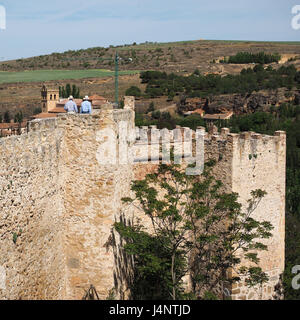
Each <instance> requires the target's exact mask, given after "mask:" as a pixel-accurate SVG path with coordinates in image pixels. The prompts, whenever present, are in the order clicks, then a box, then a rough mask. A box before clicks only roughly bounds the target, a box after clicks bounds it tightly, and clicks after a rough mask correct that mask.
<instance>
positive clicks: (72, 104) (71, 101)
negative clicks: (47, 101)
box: [64, 96, 78, 113]
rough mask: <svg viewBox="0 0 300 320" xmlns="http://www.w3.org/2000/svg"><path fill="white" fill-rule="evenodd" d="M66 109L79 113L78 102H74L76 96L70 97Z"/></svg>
mask: <svg viewBox="0 0 300 320" xmlns="http://www.w3.org/2000/svg"><path fill="white" fill-rule="evenodd" d="M64 109H65V110H66V111H67V112H68V113H78V108H77V104H76V103H75V102H74V98H73V97H72V96H70V97H69V99H68V102H67V103H66V104H65V107H64Z"/></svg>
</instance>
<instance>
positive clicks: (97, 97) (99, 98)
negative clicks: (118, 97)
mask: <svg viewBox="0 0 300 320" xmlns="http://www.w3.org/2000/svg"><path fill="white" fill-rule="evenodd" d="M89 100H92V101H94V100H105V101H107V99H106V98H104V97H102V96H99V95H97V94H94V95H92V96H90V97H89Z"/></svg>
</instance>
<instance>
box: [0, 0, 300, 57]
mask: <svg viewBox="0 0 300 320" xmlns="http://www.w3.org/2000/svg"><path fill="white" fill-rule="evenodd" d="M295 5H300V0H276V1H274V0H226V1H224V0H84V1H83V0H50V1H41V0H25V1H24V0H0V19H1V8H3V7H4V8H5V11H6V29H1V21H0V61H2V60H9V59H17V58H26V57H31V56H37V55H42V54H47V53H52V52H64V51H67V50H76V49H84V48H89V47H107V46H109V45H121V44H130V43H133V42H136V43H143V42H146V41H152V42H170V41H183V40H198V39H207V40H257V41H300V29H299V30H294V29H293V28H292V26H291V21H292V18H293V17H294V16H295V14H294V15H293V14H292V8H293V7H294V6H295ZM2 11H3V10H2ZM299 13H300V10H299ZM299 21H300V19H299Z"/></svg>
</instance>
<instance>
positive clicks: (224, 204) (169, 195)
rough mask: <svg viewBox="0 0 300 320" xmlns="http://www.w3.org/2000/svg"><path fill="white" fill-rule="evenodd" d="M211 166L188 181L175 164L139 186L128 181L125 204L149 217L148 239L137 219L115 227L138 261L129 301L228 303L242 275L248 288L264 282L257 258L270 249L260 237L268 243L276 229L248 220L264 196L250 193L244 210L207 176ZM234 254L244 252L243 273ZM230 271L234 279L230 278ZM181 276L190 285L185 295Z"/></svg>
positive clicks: (183, 172)
mask: <svg viewBox="0 0 300 320" xmlns="http://www.w3.org/2000/svg"><path fill="white" fill-rule="evenodd" d="M214 164H215V162H214V161H210V162H208V163H206V165H205V170H204V172H203V174H202V175H200V176H199V175H196V176H195V175H187V174H186V171H185V170H184V169H182V167H181V166H179V165H173V164H172V165H160V166H159V168H158V170H157V172H155V173H154V174H150V175H147V176H146V178H145V179H144V180H142V181H133V183H132V191H133V192H134V194H135V198H134V199H130V198H126V199H123V201H124V202H127V203H129V204H130V205H133V204H134V205H135V206H136V207H138V208H139V209H140V210H141V211H142V212H143V214H145V215H146V216H148V218H149V219H150V220H151V222H152V228H153V233H149V232H148V231H147V230H146V229H145V228H144V227H143V225H141V224H140V223H138V222H136V221H134V222H133V224H130V225H126V223H124V221H121V222H120V223H116V224H115V228H116V230H117V231H118V232H119V233H120V235H121V237H122V238H123V239H124V240H125V242H124V243H126V244H125V245H124V248H125V251H126V253H127V254H129V255H131V256H133V257H134V260H135V270H134V277H133V279H132V282H131V283H130V284H129V287H130V289H131V293H132V299H134V300H140V299H150V300H152V299H164V300H176V299H185V298H189V299H191V298H192V299H208V297H210V298H214V299H226V298H227V297H228V295H226V289H227V291H228V288H230V286H231V284H233V283H235V282H237V281H239V280H240V276H244V277H245V279H246V283H247V285H248V286H249V288H251V287H256V286H261V285H262V284H263V283H265V282H266V281H267V280H268V277H267V275H266V274H265V273H264V272H263V271H262V270H261V268H259V267H258V262H259V258H258V252H259V251H261V250H267V246H265V245H264V244H262V243H261V242H260V239H262V238H264V239H267V238H270V237H271V236H272V234H271V230H272V229H273V227H272V225H271V224H270V223H269V222H267V221H263V222H259V221H256V220H255V219H253V217H252V213H253V212H254V211H255V210H256V208H257V206H258V205H259V203H260V201H261V199H262V198H263V197H264V196H265V194H266V193H265V192H264V191H262V190H256V191H253V192H252V193H251V196H252V199H250V200H249V202H248V204H249V207H248V209H247V210H246V211H245V212H244V211H243V210H242V206H241V204H239V203H238V201H237V199H238V194H236V193H224V192H222V189H221V188H222V182H221V181H217V180H215V178H214V177H213V174H212V167H213V166H214ZM224 221H226V222H227V223H226V226H225V225H224ZM237 250H240V251H242V252H244V254H245V257H246V260H247V261H248V262H250V263H249V266H248V267H245V266H239V264H240V262H241V260H240V258H239V257H238V256H237V255H236V252H237ZM188 257H189V258H188ZM231 268H234V270H236V272H237V275H236V276H234V277H227V271H228V270H229V269H231ZM185 275H190V276H191V279H192V288H191V291H190V292H186V291H185V286H184V276H185Z"/></svg>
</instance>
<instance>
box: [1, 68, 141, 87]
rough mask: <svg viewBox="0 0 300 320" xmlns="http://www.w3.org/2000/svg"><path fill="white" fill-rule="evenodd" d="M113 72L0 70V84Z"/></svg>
mask: <svg viewBox="0 0 300 320" xmlns="http://www.w3.org/2000/svg"><path fill="white" fill-rule="evenodd" d="M136 73H139V71H120V72H119V74H120V75H130V74H136ZM114 74H115V73H114V72H113V71H110V70H102V69H88V70H34V71H21V72H9V71H0V84H2V83H15V82H42V81H51V80H68V79H83V78H106V77H112V76H114Z"/></svg>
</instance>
